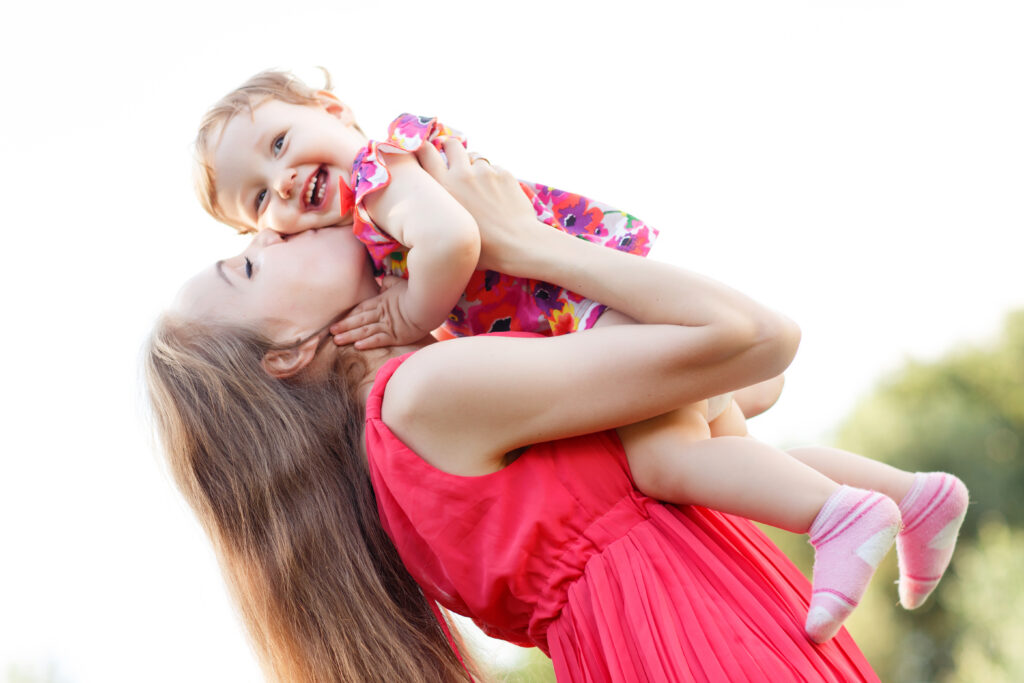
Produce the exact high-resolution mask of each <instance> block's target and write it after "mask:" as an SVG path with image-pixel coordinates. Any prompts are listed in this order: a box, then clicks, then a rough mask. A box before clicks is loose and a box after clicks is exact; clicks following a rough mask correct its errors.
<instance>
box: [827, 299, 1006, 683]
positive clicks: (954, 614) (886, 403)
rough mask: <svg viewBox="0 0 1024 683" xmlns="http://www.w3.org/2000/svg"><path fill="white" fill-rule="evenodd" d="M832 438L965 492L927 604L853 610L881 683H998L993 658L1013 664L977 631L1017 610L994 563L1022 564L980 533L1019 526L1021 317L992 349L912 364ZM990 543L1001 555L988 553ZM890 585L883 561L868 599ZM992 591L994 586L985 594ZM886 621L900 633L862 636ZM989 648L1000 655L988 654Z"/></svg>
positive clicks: (892, 570)
mask: <svg viewBox="0 0 1024 683" xmlns="http://www.w3.org/2000/svg"><path fill="white" fill-rule="evenodd" d="M838 442H839V445H840V446H841V447H843V448H846V449H849V450H851V451H854V452H857V453H863V454H864V455H867V456H870V457H872V458H877V459H879V460H883V461H885V462H889V463H891V464H893V465H896V466H898V467H901V468H903V469H907V470H925V471H927V470H947V471H951V472H954V473H956V474H957V475H958V476H959V477H961V478H962V479H963V480H964V482H965V483H966V484H967V487H968V488H969V489H970V492H971V507H970V509H969V512H968V516H967V520H966V521H965V523H964V527H963V530H962V531H961V535H960V541H959V545H958V550H957V555H956V556H954V558H953V563H952V565H951V569H950V572H949V574H948V575H947V579H946V580H945V581H943V583H942V584H941V585H940V586H939V588H938V589H937V590H936V592H935V594H934V595H933V596H932V598H931V599H929V601H928V602H927V603H926V604H925V605H924V606H923V607H921V608H920V609H918V610H915V611H914V612H906V611H904V610H902V609H901V608H899V607H898V606H894V603H895V597H894V596H895V591H894V590H893V591H891V592H892V593H893V600H892V603H891V604H890V606H888V609H887V611H888V612H889V614H886V613H885V611H886V609H885V606H884V605H883V606H881V611H880V608H879V606H875V605H864V606H862V608H861V609H858V611H857V613H856V614H855V617H857V620H856V621H855V622H854V623H851V626H850V628H851V631H852V632H853V633H854V637H855V638H858V640H859V641H861V644H862V647H863V648H864V650H865V652H866V653H867V654H868V657H869V659H871V661H872V663H874V665H875V666H876V668H877V669H878V671H879V675H880V676H881V678H882V680H892V681H941V680H955V681H972V680H985V681H989V680H1002V679H1000V678H999V677H998V676H996V674H995V673H993V672H997V671H1000V670H1002V669H1000V667H1001V666H1003V664H1002V663H1001V661H1002V660H999V659H998V657H1003V656H1004V655H1006V656H1008V655H1007V653H1006V652H1004V651H1003V650H1002V649H1001V648H1002V646H1001V645H1000V644H998V643H1002V642H1003V641H1002V640H999V641H998V643H994V644H992V645H991V647H989V646H988V645H986V644H985V642H983V640H979V636H978V630H977V629H978V628H979V627H982V628H983V629H985V628H989V626H988V622H987V621H986V620H985V618H984V615H997V614H998V615H1002V614H1004V613H1005V608H1006V606H1007V605H1008V604H1016V605H1018V606H1019V605H1020V603H1021V599H1022V598H1021V588H1020V582H1019V581H1014V580H1010V579H1007V580H1004V578H1003V576H1004V573H1005V572H1006V571H1008V568H1007V567H1004V566H1000V563H1001V562H1004V561H1005V562H1011V561H1012V562H1013V564H1012V566H1013V567H1015V568H1018V569H1019V567H1020V566H1021V558H1020V554H1019V551H1018V554H1017V559H1016V560H1013V559H1012V558H1010V557H1009V556H1007V553H1008V552H1009V549H1008V548H1007V547H1005V546H1007V543H1008V542H1007V541H1006V540H1005V539H1004V537H1003V536H1000V535H999V534H996V533H994V532H992V531H987V532H986V533H984V534H981V533H979V530H981V529H983V528H984V529H989V530H990V529H993V528H1003V529H1006V530H1007V531H1006V533H1007V534H1011V535H1012V534H1018V535H1019V533H1020V532H1019V529H1021V528H1022V527H1024V499H1022V497H1021V495H1020V492H1021V491H1022V490H1024V311H1020V312H1017V313H1014V314H1011V315H1009V316H1008V317H1007V319H1006V323H1005V326H1004V328H1003V331H1002V333H1001V334H1000V336H999V338H998V339H997V340H995V341H994V342H993V343H991V344H989V345H987V346H984V347H970V348H961V349H958V350H955V351H953V352H951V353H950V354H949V355H947V356H946V357H944V358H942V359H940V360H938V361H935V362H930V363H923V362H909V363H907V365H906V366H905V367H904V368H903V369H901V370H900V371H898V372H896V373H894V374H893V375H892V376H891V377H889V378H888V379H887V380H886V381H884V382H883V383H882V384H881V385H880V386H879V387H878V388H877V389H876V390H875V392H874V393H873V394H872V395H871V396H869V397H868V398H867V399H865V400H864V401H863V402H862V403H861V404H860V405H859V406H858V407H857V408H856V409H855V411H854V412H853V414H852V415H851V417H850V418H849V419H848V420H847V421H846V422H845V423H844V424H843V425H842V427H841V429H840V432H839V437H838ZM993 543H998V544H1001V546H1000V547H1001V548H1002V549H997V548H994V547H990V545H991V544H993ZM1018 547H1019V546H1018ZM977 558H986V559H985V560H979V559H977ZM895 578H896V566H895V562H894V561H893V558H891V557H890V558H888V561H887V562H886V563H885V564H883V566H882V567H881V568H880V569H879V572H878V574H877V575H876V578H875V579H874V581H873V583H872V588H871V590H870V591H869V593H873V594H874V593H878V592H879V591H882V592H885V591H886V590H891V589H888V587H887V585H886V584H890V583H891V582H892V581H894V580H895ZM1011 579H1012V577H1011ZM991 585H999V586H1000V590H997V591H992V590H988V589H987V588H986V587H987V586H991ZM968 593H971V594H972V595H968ZM861 612H863V614H861ZM1016 614H1019V611H1018V612H1016ZM889 621H895V624H893V626H895V628H891V627H890V626H889V625H887V626H886V628H885V631H886V633H887V640H886V642H884V643H877V642H876V641H875V640H873V639H872V638H870V636H868V635H867V634H868V633H869V629H871V628H878V627H879V625H880V624H883V623H885V622H889ZM983 622H984V623H983ZM872 625H873V626H872ZM861 628H863V629H864V631H863V632H864V633H865V637H864V638H861V636H860V635H859V633H858V632H859V631H860V629H861ZM991 629H992V632H993V633H995V632H996V631H998V629H997V628H996V627H995V626H992V627H991ZM1017 642H1019V639H1018V640H1016V641H1014V643H1017ZM993 648H994V649H993ZM996 652H998V653H999V654H998V657H997V658H996V659H991V658H988V655H992V656H993V657H996V655H995V654H994V653H996ZM983 661H984V662H986V664H985V667H988V668H984V667H983V665H982V663H981V662H983ZM1007 661H1012V660H1007ZM1017 661H1019V659H1018V660H1017ZM972 670H976V671H972ZM1018 672H1019V670H1018ZM992 676H996V677H994V678H993V677H992Z"/></svg>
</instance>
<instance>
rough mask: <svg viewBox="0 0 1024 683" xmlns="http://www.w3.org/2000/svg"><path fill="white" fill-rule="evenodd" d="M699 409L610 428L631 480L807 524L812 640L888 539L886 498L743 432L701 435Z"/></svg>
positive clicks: (849, 597) (668, 497) (684, 498)
mask: <svg viewBox="0 0 1024 683" xmlns="http://www.w3.org/2000/svg"><path fill="white" fill-rule="evenodd" d="M703 409H704V407H703V403H702V404H696V405H694V406H688V407H687V408H683V409H679V410H676V411H673V412H672V413H668V414H666V415H662V416H659V417H656V418H653V419H650V420H646V421H644V422H642V423H638V424H635V425H629V426H627V427H620V428H619V435H620V438H621V439H622V443H623V446H624V447H625V449H626V455H627V458H628V460H629V465H630V468H631V469H632V472H633V477H634V480H635V482H636V484H637V488H639V489H640V490H641V491H643V492H644V493H646V494H647V495H650V496H653V497H656V498H659V499H661V500H665V501H667V502H672V503H685V504H694V505H702V506H705V507H711V508H715V509H717V510H720V511H722V512H728V513H732V514H737V515H742V516H744V517H748V518H750V519H753V520H756V521H759V522H764V523H766V524H771V525H772V526H776V527H779V528H782V529H787V530H789V531H794V532H798V533H804V532H809V533H810V540H811V544H812V545H813V546H814V548H815V561H814V580H813V593H812V597H811V605H810V610H809V611H808V616H807V624H806V630H807V633H808V635H809V636H810V638H811V639H812V640H815V641H816V642H824V641H826V640H828V639H829V638H831V637H832V636H833V635H835V634H836V632H837V631H838V630H839V628H840V627H841V626H842V623H843V621H844V620H845V619H846V618H847V617H848V616H849V615H850V613H851V612H852V611H853V608H854V607H856V606H857V603H858V602H859V600H860V598H861V596H862V595H863V593H864V591H865V590H866V589H867V585H868V582H869V581H870V579H871V576H872V575H873V574H874V571H875V569H876V567H877V566H878V563H879V562H880V561H881V559H882V557H883V556H884V555H885V553H886V552H887V551H888V549H889V547H890V546H891V545H892V543H893V539H894V538H895V536H896V532H897V530H898V529H899V524H900V516H899V510H898V509H897V507H896V504H895V503H894V502H893V501H892V500H891V499H890V498H888V497H886V496H885V495H883V494H881V493H878V492H876V491H867V490H864V489H860V488H853V487H850V486H841V485H839V484H838V483H836V482H835V481H833V480H831V479H829V478H828V477H826V476H825V475H824V474H822V473H821V472H818V471H817V470H815V469H814V468H812V467H810V466H808V465H806V464H804V463H802V462H800V461H799V460H797V459H796V458H794V457H792V456H790V455H789V454H788V453H785V452H784V451H781V450H779V449H777V448H773V447H771V446H769V445H767V444H764V443H761V442H759V441H756V440H754V439H751V438H749V437H742V436H722V437H716V438H702V437H703V436H704V435H705V434H709V433H710V428H708V427H707V423H706V422H702V421H701V419H700V418H702V417H703V416H704V414H703V413H702V410H703ZM737 410H738V409H737Z"/></svg>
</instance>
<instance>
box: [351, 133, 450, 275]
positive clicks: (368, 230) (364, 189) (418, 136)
mask: <svg viewBox="0 0 1024 683" xmlns="http://www.w3.org/2000/svg"><path fill="white" fill-rule="evenodd" d="M446 137H457V138H458V139H459V140H460V141H461V142H462V144H463V145H465V144H466V141H465V139H464V138H463V137H462V135H461V134H459V133H458V131H455V130H454V129H452V128H449V127H448V126H445V125H443V124H441V123H439V122H438V121H437V119H436V118H432V117H428V116H416V115H414V114H402V115H401V116H399V117H398V118H397V119H395V120H394V121H392V122H391V125H390V126H388V137H387V139H386V140H384V141H370V142H369V143H368V144H367V145H366V146H365V147H363V149H361V150H360V151H359V154H357V155H356V159H355V162H354V163H353V164H352V182H351V186H352V191H353V194H354V195H355V211H354V213H353V220H354V225H353V232H354V234H355V236H356V238H357V239H359V241H360V242H362V243H363V244H365V245H366V248H367V250H368V251H369V252H370V257H371V259H373V265H374V268H375V269H376V271H377V274H378V275H384V274H389V275H397V276H398V277H408V268H407V264H406V257H407V253H406V249H405V247H404V246H403V245H402V244H400V243H399V242H397V241H396V240H395V239H394V238H393V237H392V236H391V235H389V234H388V233H387V232H385V231H384V230H383V229H381V228H380V227H379V226H377V225H376V224H374V222H373V220H372V219H371V218H370V213H369V212H368V211H367V210H366V198H367V197H368V196H369V195H371V194H372V193H374V192H377V191H378V190H380V189H381V188H384V187H387V186H388V184H389V183H390V182H391V172H390V171H388V166H387V160H386V157H385V156H384V155H385V154H386V153H390V154H401V153H406V154H410V153H413V152H415V151H416V150H417V149H419V148H420V146H421V145H422V144H423V143H424V142H432V143H433V144H434V145H435V146H436V147H437V148H438V149H440V148H441V147H440V145H441V141H442V140H443V139H444V138H446Z"/></svg>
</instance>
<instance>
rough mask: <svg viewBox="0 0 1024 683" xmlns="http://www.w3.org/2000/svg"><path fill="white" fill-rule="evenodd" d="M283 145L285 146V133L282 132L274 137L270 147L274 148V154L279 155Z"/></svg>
mask: <svg viewBox="0 0 1024 683" xmlns="http://www.w3.org/2000/svg"><path fill="white" fill-rule="evenodd" d="M282 147H284V133H281V134H280V135H278V136H277V137H276V138H274V142H273V144H272V145H271V146H270V148H271V149H272V150H274V156H277V155H278V154H279V153H280V152H281V148H282Z"/></svg>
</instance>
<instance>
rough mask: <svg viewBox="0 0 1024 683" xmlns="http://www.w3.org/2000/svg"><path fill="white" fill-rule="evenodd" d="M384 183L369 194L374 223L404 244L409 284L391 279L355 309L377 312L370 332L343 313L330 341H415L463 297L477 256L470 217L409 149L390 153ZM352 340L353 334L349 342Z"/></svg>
mask: <svg viewBox="0 0 1024 683" xmlns="http://www.w3.org/2000/svg"><path fill="white" fill-rule="evenodd" d="M387 163H388V170H389V171H390V173H391V182H390V183H389V184H388V186H387V187H385V188H383V189H382V190H380V191H379V192H375V193H373V194H371V195H369V196H368V197H367V199H366V209H367V211H368V212H369V213H370V217H371V218H372V219H373V221H374V223H375V224H376V225H378V226H380V227H381V228H382V229H383V230H385V231H386V232H387V233H388V234H389V235H391V237H393V238H394V239H395V240H396V241H397V242H399V243H400V244H402V245H403V246H405V247H406V248H407V249H408V250H409V255H408V262H407V267H408V273H409V280H408V283H407V284H406V283H398V284H397V285H395V286H392V287H389V288H387V289H385V290H384V292H383V293H382V294H381V295H380V296H378V297H375V298H374V299H371V300H370V301H368V302H364V303H363V304H362V305H361V308H365V309H370V308H375V309H376V310H378V311H380V313H381V320H382V323H383V324H381V325H375V326H374V329H373V330H372V332H369V331H368V330H366V329H362V328H360V327H359V326H357V325H355V324H354V323H353V322H352V319H351V318H349V319H346V320H343V321H341V322H339V323H336V324H335V325H334V326H333V327H332V328H331V332H332V333H333V334H335V335H339V336H337V337H336V339H335V341H337V343H339V344H345V343H349V342H352V341H355V343H356V346H357V347H358V348H360V349H372V348H376V347H381V346H394V345H399V344H408V343H412V342H416V341H419V340H421V339H423V338H424V337H425V336H426V335H428V334H429V333H430V332H431V331H432V330H434V329H436V328H437V327H438V326H439V325H441V323H443V322H444V321H445V320H446V319H447V317H448V313H449V312H450V311H451V310H452V308H453V307H454V306H455V304H456V303H457V302H458V300H459V298H460V297H461V296H462V293H463V291H464V290H465V288H466V283H467V282H469V278H470V276H472V274H473V271H474V270H476V267H477V260H478V259H479V257H480V234H479V231H478V230H477V226H476V222H475V221H474V220H473V217H472V216H471V215H470V214H469V212H468V211H466V210H465V209H464V208H463V207H462V205H461V204H459V202H458V201H456V200H455V199H454V198H453V197H452V196H451V195H450V194H449V193H448V191H447V190H445V189H444V188H443V187H441V186H440V185H439V184H438V183H437V181H436V180H434V179H433V178H432V177H430V175H428V174H427V173H426V172H425V171H424V170H423V169H422V168H420V165H419V163H418V162H417V161H416V158H415V157H414V156H412V155H411V154H389V155H388V158H387ZM356 340H358V341H356Z"/></svg>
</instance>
